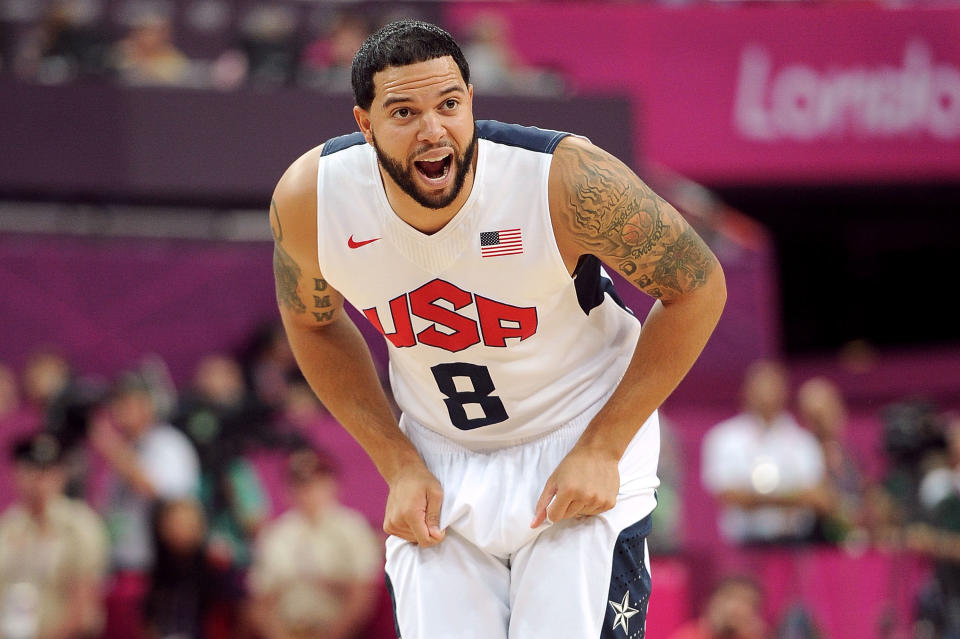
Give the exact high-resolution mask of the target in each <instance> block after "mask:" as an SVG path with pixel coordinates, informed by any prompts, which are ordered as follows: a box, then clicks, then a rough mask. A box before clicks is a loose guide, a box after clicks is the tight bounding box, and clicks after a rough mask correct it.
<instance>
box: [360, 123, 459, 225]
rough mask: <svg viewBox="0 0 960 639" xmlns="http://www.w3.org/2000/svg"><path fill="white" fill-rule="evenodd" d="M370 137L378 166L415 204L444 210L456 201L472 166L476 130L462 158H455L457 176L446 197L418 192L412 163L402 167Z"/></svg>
mask: <svg viewBox="0 0 960 639" xmlns="http://www.w3.org/2000/svg"><path fill="white" fill-rule="evenodd" d="M371 137H372V139H373V148H374V149H375V150H376V152H377V159H378V160H379V161H380V166H382V167H383V168H384V169H386V170H387V173H388V174H389V175H390V177H391V178H392V179H393V181H394V182H396V184H397V186H399V187H400V188H401V190H403V192H404V193H406V194H407V195H409V196H410V197H411V198H413V200H414V201H415V202H416V203H417V204H419V205H420V206H422V207H425V208H428V209H442V208H446V207H448V206H450V204H451V203H453V201H454V200H455V199H457V196H458V195H460V190H461V189H462V188H463V183H464V182H465V181H466V179H467V173H469V172H470V167H472V166H473V156H474V154H475V153H476V150H477V128H476V127H474V128H473V137H472V138H471V139H470V144H468V145H467V149H466V151H464V153H463V155H462V156H460V157H458V158H456V162H457V174H456V175H455V176H454V180H453V189H452V190H451V191H450V193H448V194H447V195H444V194H442V193H439V194H436V195H433V194H429V195H428V194H426V193H423V192H422V191H421V190H420V188H419V186H418V185H417V182H416V181H415V178H414V176H413V172H414V171H416V170H417V168H416V167H415V166H414V165H413V162H410V163H409V164H408V165H407V166H404V165H403V164H401V163H400V162H399V161H398V160H394V159H393V158H391V157H389V156H388V155H387V154H386V153H384V152H383V150H382V149H381V148H380V145H379V144H377V138H376V136H373V135H371Z"/></svg>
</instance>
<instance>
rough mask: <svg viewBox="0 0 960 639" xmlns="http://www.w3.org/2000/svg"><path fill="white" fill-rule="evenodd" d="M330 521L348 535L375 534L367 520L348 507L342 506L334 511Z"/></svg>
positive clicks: (331, 512) (331, 513)
mask: <svg viewBox="0 0 960 639" xmlns="http://www.w3.org/2000/svg"><path fill="white" fill-rule="evenodd" d="M330 519H331V521H334V522H336V525H337V527H338V528H340V529H341V530H342V531H344V532H346V533H349V534H356V535H368V534H370V535H373V534H375V533H374V532H373V527H372V526H371V525H370V523H369V522H368V521H367V518H366V517H364V516H363V515H362V514H360V513H359V512H358V511H356V510H354V509H352V508H350V507H348V506H344V505H340V506H338V507H337V508H334V509H332V510H331V511H330Z"/></svg>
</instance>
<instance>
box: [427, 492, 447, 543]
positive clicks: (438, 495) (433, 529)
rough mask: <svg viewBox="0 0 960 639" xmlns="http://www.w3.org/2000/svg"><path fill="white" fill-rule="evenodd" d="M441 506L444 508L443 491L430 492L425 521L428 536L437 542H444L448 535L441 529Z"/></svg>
mask: <svg viewBox="0 0 960 639" xmlns="http://www.w3.org/2000/svg"><path fill="white" fill-rule="evenodd" d="M441 506H443V491H442V490H435V491H429V492H428V493H427V512H426V515H425V517H424V521H425V523H426V525H427V534H428V535H429V536H430V537H431V538H432V539H434V540H436V541H437V542H440V541H442V540H443V538H444V536H445V535H446V531H444V530H441V529H440V507H441Z"/></svg>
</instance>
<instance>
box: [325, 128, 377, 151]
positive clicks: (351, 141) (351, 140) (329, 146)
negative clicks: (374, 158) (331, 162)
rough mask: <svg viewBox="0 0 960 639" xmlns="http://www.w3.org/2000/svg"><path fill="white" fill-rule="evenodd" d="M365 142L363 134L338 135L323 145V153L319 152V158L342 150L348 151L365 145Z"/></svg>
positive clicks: (357, 132) (356, 132)
mask: <svg viewBox="0 0 960 639" xmlns="http://www.w3.org/2000/svg"><path fill="white" fill-rule="evenodd" d="M366 142H367V139H366V138H364V137H363V134H362V133H360V132H359V131H355V132H353V133H347V134H346V135H338V136H337V137H335V138H330V139H329V140H327V141H326V142H324V143H323V151H321V152H320V156H321V157H322V156H324V155H330V154H331V153H336V152H337V151H343V150H344V149H349V148H350V147H351V146H357V145H358V144H365V143H366Z"/></svg>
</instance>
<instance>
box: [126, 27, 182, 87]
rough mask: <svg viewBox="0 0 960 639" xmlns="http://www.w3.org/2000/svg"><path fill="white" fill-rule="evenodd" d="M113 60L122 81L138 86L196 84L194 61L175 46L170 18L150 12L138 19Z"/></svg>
mask: <svg viewBox="0 0 960 639" xmlns="http://www.w3.org/2000/svg"><path fill="white" fill-rule="evenodd" d="M111 55H112V61H113V66H114V67H115V69H116V71H117V73H118V74H119V77H120V81H121V82H123V83H124V84H130V85H136V86H185V85H189V84H194V83H195V79H194V78H193V77H192V72H191V65H190V60H189V59H188V58H187V56H185V55H184V54H183V53H182V52H181V51H180V50H179V49H178V48H177V47H176V46H175V45H174V43H173V27H172V24H171V22H170V18H169V17H167V16H166V15H164V14H163V13H161V12H156V11H150V12H146V13H144V14H143V15H141V16H139V17H138V18H137V19H136V20H134V22H133V25H132V26H131V28H130V31H129V32H128V33H127V35H126V36H125V37H124V38H123V39H122V40H120V42H118V43H117V44H116V45H114V47H113V51H112V54H111Z"/></svg>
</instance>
